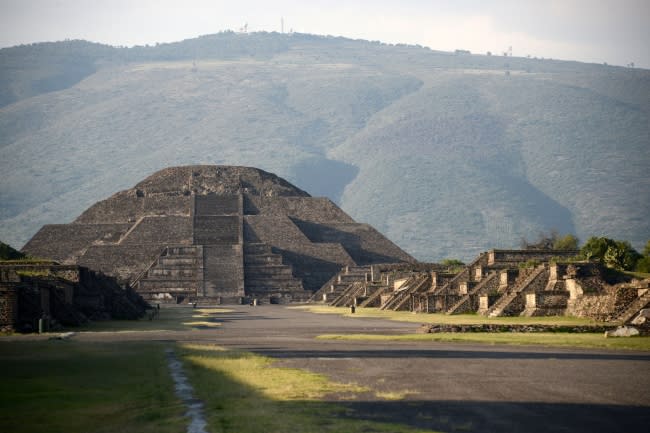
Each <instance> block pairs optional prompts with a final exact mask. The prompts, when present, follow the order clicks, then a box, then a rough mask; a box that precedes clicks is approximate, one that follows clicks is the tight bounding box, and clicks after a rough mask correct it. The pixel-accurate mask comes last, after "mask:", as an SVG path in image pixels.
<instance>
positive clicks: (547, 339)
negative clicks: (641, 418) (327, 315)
mask: <svg viewBox="0 0 650 433" xmlns="http://www.w3.org/2000/svg"><path fill="white" fill-rule="evenodd" d="M316 338H317V339H320V340H348V341H360V340H366V341H440V342H446V343H482V344H512V345H541V346H553V347H580V348H589V349H616V350H620V349H623V350H640V351H650V337H630V338H622V337H621V338H605V337H604V335H603V334H600V333H599V334H568V333H553V332H539V333H525V332H509V333H493V332H485V333H479V332H468V333H457V332H440V333H432V334H408V335H376V334H346V335H341V334H323V335H319V336H318V337H316Z"/></svg>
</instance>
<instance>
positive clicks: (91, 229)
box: [23, 224, 132, 263]
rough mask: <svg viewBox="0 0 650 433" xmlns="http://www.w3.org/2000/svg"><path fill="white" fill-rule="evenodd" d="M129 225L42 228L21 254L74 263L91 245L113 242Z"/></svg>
mask: <svg viewBox="0 0 650 433" xmlns="http://www.w3.org/2000/svg"><path fill="white" fill-rule="evenodd" d="M131 226H132V224H52V225H46V226H44V227H43V228H42V229H41V230H40V231H39V232H38V233H37V234H36V235H35V236H34V237H33V238H32V239H31V240H30V241H29V242H27V244H26V245H25V246H24V247H23V252H25V253H27V254H29V255H33V256H35V257H46V258H49V259H52V260H55V261H57V262H60V263H74V262H75V261H76V260H78V259H79V257H81V256H82V255H83V254H84V252H85V251H86V249H88V247H90V246H91V245H93V244H102V243H108V244H111V243H116V242H118V241H119V240H120V238H121V237H122V236H123V235H124V234H125V233H126V232H127V231H128V230H129V228H131Z"/></svg>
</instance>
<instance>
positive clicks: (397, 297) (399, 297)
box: [380, 273, 431, 311]
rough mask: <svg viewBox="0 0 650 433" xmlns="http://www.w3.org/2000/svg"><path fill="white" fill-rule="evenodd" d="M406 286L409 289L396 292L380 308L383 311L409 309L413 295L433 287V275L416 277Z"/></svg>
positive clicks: (427, 274)
mask: <svg viewBox="0 0 650 433" xmlns="http://www.w3.org/2000/svg"><path fill="white" fill-rule="evenodd" d="M404 285H405V286H407V287H406V288H404V289H402V290H399V291H397V292H394V295H393V296H392V297H391V298H390V299H389V300H388V301H386V302H385V303H384V304H383V305H382V306H381V307H380V309H381V310H393V311H402V310H406V309H408V307H409V306H410V303H409V301H410V300H411V295H413V294H414V293H418V292H420V291H423V290H424V289H426V288H427V287H429V286H430V285H431V275H430V274H429V273H425V274H418V275H414V276H412V277H410V278H409V279H408V280H407V281H406V282H405V283H404Z"/></svg>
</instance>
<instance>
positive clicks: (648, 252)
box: [643, 240, 650, 257]
mask: <svg viewBox="0 0 650 433" xmlns="http://www.w3.org/2000/svg"><path fill="white" fill-rule="evenodd" d="M643 255H644V256H645V257H650V240H648V242H646V244H645V247H643Z"/></svg>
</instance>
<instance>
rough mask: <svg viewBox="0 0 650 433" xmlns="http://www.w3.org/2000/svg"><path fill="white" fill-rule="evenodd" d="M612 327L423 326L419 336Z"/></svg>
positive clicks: (600, 330) (596, 330) (582, 330)
mask: <svg viewBox="0 0 650 433" xmlns="http://www.w3.org/2000/svg"><path fill="white" fill-rule="evenodd" d="M610 329H614V327H612V326H559V325H496V324H486V325H432V324H430V323H425V324H422V326H421V327H420V328H418V330H417V331H416V332H417V333H418V334H430V333H431V334H433V333H439V332H557V333H604V332H605V331H607V330H610Z"/></svg>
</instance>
